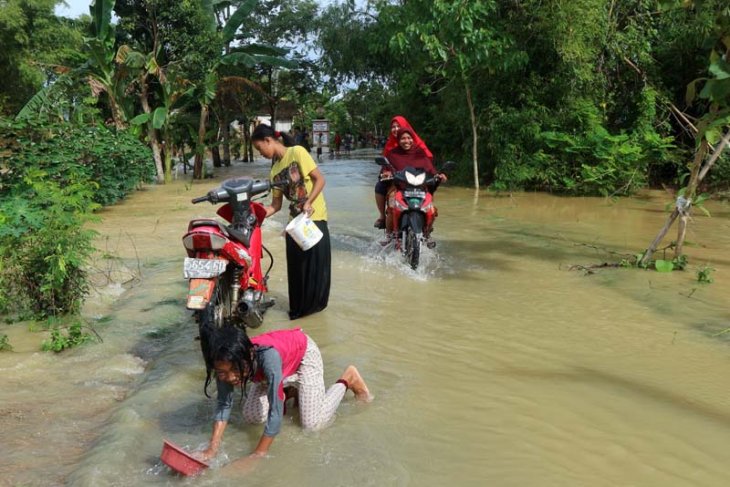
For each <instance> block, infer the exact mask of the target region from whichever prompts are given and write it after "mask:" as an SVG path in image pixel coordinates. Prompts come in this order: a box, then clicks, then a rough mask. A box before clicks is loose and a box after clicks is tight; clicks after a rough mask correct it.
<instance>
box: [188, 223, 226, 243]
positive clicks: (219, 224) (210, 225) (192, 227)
mask: <svg viewBox="0 0 730 487" xmlns="http://www.w3.org/2000/svg"><path fill="white" fill-rule="evenodd" d="M197 227H218V229H219V230H220V231H221V233H222V234H223V235H225V236H226V237H228V238H230V237H231V235H230V233H229V232H228V229H227V228H226V226H225V225H223V224H222V223H221V222H219V221H218V220H213V219H212V218H200V219H198V220H193V221H191V222H190V228H189V229H188V231H191V230H193V229H195V228H197Z"/></svg>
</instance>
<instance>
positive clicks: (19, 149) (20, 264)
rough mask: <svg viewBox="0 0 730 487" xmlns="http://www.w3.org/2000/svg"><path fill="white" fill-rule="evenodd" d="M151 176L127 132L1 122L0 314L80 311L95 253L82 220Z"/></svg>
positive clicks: (145, 154)
mask: <svg viewBox="0 0 730 487" xmlns="http://www.w3.org/2000/svg"><path fill="white" fill-rule="evenodd" d="M154 174H155V171H154V165H153V162H152V158H151V157H150V153H149V150H148V149H147V148H146V147H145V146H143V145H142V144H141V143H140V142H139V141H137V140H136V139H134V138H133V137H132V136H131V135H130V134H127V133H125V132H113V131H110V130H108V129H106V128H104V127H79V126H72V125H60V126H59V125H54V126H49V125H45V124H44V123H42V122H39V121H35V122H20V123H19V122H10V121H7V120H0V313H14V314H16V315H18V316H20V317H22V318H30V317H36V318H39V317H40V318H42V317H47V316H53V315H57V314H67V313H75V312H77V311H79V309H80V307H81V305H82V303H83V299H84V296H85V295H86V293H87V290H88V282H87V278H86V272H85V271H84V267H85V264H86V261H87V259H88V258H89V256H90V254H91V253H92V251H93V250H94V249H93V247H92V240H93V238H94V232H92V231H90V230H87V229H85V228H84V225H85V223H86V222H88V221H89V220H90V219H91V218H93V216H92V215H93V212H94V210H96V209H97V208H99V207H100V205H105V204H111V203H114V202H115V201H118V200H119V199H121V198H124V197H125V196H126V195H127V194H129V192H131V191H132V190H133V189H134V188H135V187H136V186H137V185H139V184H140V183H141V182H143V181H148V180H151V179H152V178H153V177H154Z"/></svg>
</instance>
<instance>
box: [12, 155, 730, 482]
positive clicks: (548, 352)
mask: <svg viewBox="0 0 730 487" xmlns="http://www.w3.org/2000/svg"><path fill="white" fill-rule="evenodd" d="M268 166H269V165H268V163H266V162H265V161H261V162H258V163H256V164H238V165H236V166H234V167H233V168H231V169H230V170H225V171H219V174H218V176H219V177H224V176H225V175H226V174H230V175H232V174H251V175H254V176H265V175H266V172H267V168H268ZM321 169H322V171H323V172H324V174H325V175H326V177H327V181H328V184H327V187H326V189H325V195H326V197H327V200H328V207H329V209H330V232H331V234H332V247H333V269H332V271H333V289H332V296H331V300H330V307H329V308H328V309H327V310H326V311H325V312H323V313H320V314H318V315H315V316H311V317H307V318H305V319H302V320H299V321H297V322H296V325H298V326H302V327H303V328H304V329H305V330H306V331H307V333H309V334H310V335H312V336H313V338H314V339H315V340H316V341H317V343H318V344H319V345H320V348H321V349H322V353H323V357H324V361H325V369H326V379H327V381H328V382H331V381H334V380H335V379H336V378H337V375H338V374H339V372H340V371H341V370H342V368H344V366H345V365H347V364H348V363H351V362H352V363H354V364H356V365H357V366H358V367H359V368H360V369H361V370H362V372H363V374H364V375H365V377H366V379H367V380H368V382H369V385H370V386H371V389H372V390H373V392H374V393H375V396H376V399H375V401H374V402H373V403H371V404H368V405H362V404H358V403H356V402H355V401H354V399H353V398H352V397H351V396H348V397H347V399H346V400H345V401H344V402H343V404H342V405H341V407H340V409H339V410H338V415H337V419H336V421H335V424H334V425H333V426H332V427H330V428H328V429H326V430H324V431H321V432H317V433H308V432H304V431H302V430H301V428H299V427H298V426H297V411H296V409H294V410H292V411H289V412H287V418H286V420H285V423H284V426H283V428H282V433H281V435H280V437H279V438H278V439H277V441H276V442H275V444H274V446H273V448H272V450H271V457H270V458H268V459H266V460H265V461H263V462H261V463H260V465H258V467H257V468H256V469H255V471H253V472H251V473H248V474H245V475H244V474H242V473H240V472H232V471H228V470H227V469H226V468H224V466H225V465H226V464H227V463H228V462H229V461H230V460H233V459H236V458H239V457H241V456H242V455H245V454H246V453H248V452H249V451H250V450H251V449H252V447H253V446H254V445H255V443H256V441H257V440H258V437H259V435H260V431H261V430H260V428H258V427H247V426H244V425H243V424H241V421H240V415H234V420H233V423H232V424H231V426H229V428H228V431H227V432H226V437H225V440H224V445H223V453H222V454H221V455H220V456H219V458H218V459H217V460H216V462H217V463H216V464H215V465H214V467H215V468H213V469H211V470H210V471H207V472H206V473H205V474H203V475H202V476H201V477H200V478H197V479H180V478H178V477H176V476H174V475H172V474H171V473H170V471H169V470H168V469H167V468H166V467H164V466H163V465H162V464H161V463H160V461H159V454H160V451H161V449H162V439H163V438H169V439H171V440H172V441H174V442H175V443H177V444H180V445H184V446H186V447H188V448H191V449H196V448H202V447H203V446H204V445H205V442H206V440H207V438H208V435H209V432H210V420H209V418H210V413H211V410H212V407H213V404H212V401H211V400H209V399H206V398H205V396H204V395H203V393H202V388H203V381H204V368H203V364H202V360H201V357H200V352H199V348H198V343H197V342H196V341H195V336H196V332H195V325H194V323H193V321H192V319H191V315H190V313H189V312H187V311H185V310H184V308H183V306H184V303H183V297H184V295H185V292H186V283H185V282H184V281H183V280H182V277H181V270H180V267H181V262H182V258H183V257H184V252H183V249H182V246H181V242H180V238H181V236H182V234H183V232H184V230H185V227H186V225H187V222H188V221H189V219H191V218H193V217H197V216H207V217H210V216H212V215H213V214H214V209H215V208H214V207H212V206H210V205H208V204H205V205H197V206H193V205H191V204H190V203H189V201H190V199H191V198H192V197H194V196H199V195H202V194H204V193H205V192H206V191H207V190H208V189H210V188H212V187H214V186H215V185H216V181H217V180H209V181H205V182H202V183H195V184H193V185H192V187H191V186H190V184H189V183H187V182H184V181H176V182H174V183H173V184H171V185H169V186H165V187H149V188H147V189H146V190H144V191H142V192H140V193H137V194H135V195H133V197H131V198H130V199H129V200H128V201H126V202H124V203H121V204H119V205H117V206H115V207H111V208H108V209H106V210H104V211H103V212H102V215H101V216H102V218H103V222H102V223H100V224H98V225H97V229H98V230H99V231H100V232H101V234H102V236H101V237H100V242H106V245H109V246H111V247H112V248H113V249H114V251H115V253H117V254H118V255H120V257H121V258H122V261H121V262H120V264H121V266H122V267H120V268H119V272H120V274H121V273H123V272H127V271H130V270H131V271H132V274H133V275H136V274H139V277H140V278H139V279H131V280H129V281H128V283H127V284H126V285H125V289H126V291H125V292H124V293H123V294H121V296H119V297H115V296H114V293H115V292H116V291H114V290H113V289H112V290H111V291H110V294H111V295H109V294H108V295H106V296H95V297H94V299H92V300H90V302H89V303H88V304H87V306H86V311H85V313H86V314H87V316H88V317H89V318H91V319H95V320H96V322H97V325H96V327H97V329H98V331H99V332H100V333H101V334H102V336H103V337H104V343H102V344H98V345H94V346H89V347H85V348H83V349H79V350H74V351H71V352H70V353H67V354H63V355H61V356H54V355H49V354H44V353H39V352H36V351H35V350H36V348H35V347H36V345H37V343H39V342H40V338H39V337H38V335H37V334H30V333H28V332H27V330H25V329H24V328H23V327H22V326H18V325H14V326H5V325H4V326H3V327H2V328H0V333H7V334H8V335H9V336H10V341H11V343H12V344H13V345H14V346H15V348H16V352H15V353H2V354H0V374H1V375H0V376H1V377H2V382H0V384H1V385H2V387H0V444H1V445H2V452H3V455H0V485H44V486H45V485H64V484H67V485H81V486H86V485H88V486H97V485H113V486H127V485H128V486H137V485H143V484H151V485H196V486H197V485H202V486H206V485H241V484H243V483H245V484H246V485H267V486H279V485H281V486H284V485H294V484H295V485H332V486H335V485H337V486H340V485H357V486H360V485H373V486H383V485H388V486H390V485H396V486H397V485H419V486H420V485H434V486H437V485H439V486H440V485H444V484H448V485H460V486H461V485H480V486H481V485H499V486H533V485H534V486H586V485H590V486H616V485H641V486H686V485H698V486H699V485H701V486H724V485H727V484H728V482H730V473H728V471H727V468H726V465H727V464H728V453H726V452H727V448H726V444H727V437H728V435H729V434H730V401H729V400H728V396H727V394H726V391H725V387H724V385H725V384H726V381H727V379H726V378H727V367H728V363H727V351H728V348H727V347H728V344H727V343H726V340H728V339H729V338H730V337H729V336H728V335H730V334H724V335H723V334H719V335H718V333H721V332H722V330H724V329H727V328H730V312H729V311H728V308H727V298H726V295H727V289H728V276H729V275H730V261H729V260H728V257H727V256H726V252H727V249H728V247H729V245H728V244H729V243H730V232H727V231H726V230H727V229H728V227H730V212H729V211H728V205H726V204H717V203H716V204H715V205H714V207H713V205H710V207H711V208H710V209H711V211H712V212H713V218H712V219H711V220H710V219H707V218H704V217H697V218H696V219H695V220H694V221H693V222H692V224H691V226H690V232H689V235H688V240H689V241H690V243H691V245H688V247H687V249H686V251H687V253H688V254H689V257H690V262H691V266H690V269H688V270H687V271H685V272H675V273H671V274H659V273H656V272H649V271H647V272H644V271H636V270H627V269H607V270H603V271H599V272H598V273H597V274H595V275H592V276H584V275H583V274H581V273H579V272H571V271H568V270H567V268H568V267H569V266H571V265H573V264H595V263H600V262H604V261H607V260H610V259H615V258H616V256H615V254H610V253H609V252H610V251H612V252H617V253H631V252H635V251H637V250H639V249H641V248H643V247H645V246H646V245H647V244H648V242H649V241H650V240H651V239H652V238H653V236H654V234H655V232H656V231H657V230H658V229H659V228H660V227H661V225H662V224H663V221H664V218H665V213H664V211H663V207H664V203H665V201H664V200H665V197H664V196H663V195H662V194H659V193H652V192H649V193H646V194H645V195H643V197H641V198H635V199H631V200H617V201H609V200H606V199H602V198H562V197H555V196H551V195H545V194H532V193H529V194H525V193H513V194H501V195H494V194H487V193H482V194H480V195H479V197H478V198H476V199H475V198H474V192H473V191H471V190H469V189H462V188H451V187H448V186H447V187H443V188H442V189H441V190H439V193H438V194H437V196H436V203H437V205H438V206H439V213H440V216H439V219H438V221H437V223H436V230H435V233H434V235H435V238H436V240H437V242H438V245H437V247H436V248H435V249H433V250H429V249H424V251H425V255H424V261H423V263H422V265H421V266H419V269H418V270H416V271H413V270H411V269H410V268H409V267H408V266H407V265H406V264H405V263H404V262H403V259H402V257H401V256H400V255H398V254H397V252H393V251H392V249H391V248H389V247H388V246H383V245H381V244H380V243H379V240H380V239H382V234H381V233H380V232H378V231H376V230H374V229H373V228H372V222H373V220H374V219H375V208H374V202H373V197H372V183H373V180H374V178H375V175H376V173H377V169H378V168H377V166H376V165H375V164H373V163H371V162H369V161H358V160H337V161H329V160H326V161H325V162H324V163H323V164H322V165H321ZM285 218H286V217H285V215H277V216H275V217H274V218H273V219H271V220H270V221H267V222H266V224H265V225H264V239H265V244H266V245H267V247H268V248H269V249H270V250H271V252H272V253H273V255H274V258H275V265H274V269H273V271H272V276H271V279H270V288H271V290H272V295H273V296H274V297H275V298H277V303H278V304H277V305H276V306H275V307H274V308H273V309H272V310H271V311H270V312H269V314H268V315H267V319H266V324H265V325H264V328H263V329H265V330H270V329H276V328H285V327H289V326H291V325H292V324H293V323H291V322H289V321H288V319H287V316H286V311H287V308H286V303H287V296H286V265H285V259H284V245H283V239H282V237H281V233H282V231H283V227H284V223H285ZM700 265H708V266H710V267H713V268H715V269H716V271H715V272H714V274H713V277H714V278H715V282H714V283H713V284H711V285H709V286H707V285H705V286H703V285H700V284H698V283H697V281H696V276H695V271H696V269H697V267H698V266H700ZM117 291H118V288H117Z"/></svg>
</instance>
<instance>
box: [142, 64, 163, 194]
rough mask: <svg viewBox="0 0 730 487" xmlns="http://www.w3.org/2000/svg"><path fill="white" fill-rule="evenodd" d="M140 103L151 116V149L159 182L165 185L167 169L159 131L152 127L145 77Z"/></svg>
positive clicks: (144, 77)
mask: <svg viewBox="0 0 730 487" xmlns="http://www.w3.org/2000/svg"><path fill="white" fill-rule="evenodd" d="M139 85H140V93H139V101H140V103H141V104H142V110H144V112H145V113H146V114H147V115H149V116H150V120H149V121H148V122H147V138H148V139H149V144H150V148H151V149H152V157H153V158H154V160H155V170H156V172H157V182H158V183H160V184H164V183H165V169H164V165H163V163H162V150H161V148H160V141H159V138H158V133H157V130H155V128H154V127H153V126H152V107H150V102H149V100H148V99H147V77H146V76H143V77H142V79H141V81H140V83H139Z"/></svg>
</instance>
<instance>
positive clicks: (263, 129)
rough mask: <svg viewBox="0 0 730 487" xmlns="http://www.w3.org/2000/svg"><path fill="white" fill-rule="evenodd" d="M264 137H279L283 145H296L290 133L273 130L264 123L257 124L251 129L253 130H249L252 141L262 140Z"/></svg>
mask: <svg viewBox="0 0 730 487" xmlns="http://www.w3.org/2000/svg"><path fill="white" fill-rule="evenodd" d="M266 137H271V138H272V139H274V140H278V139H281V140H282V143H283V144H284V147H294V146H295V145H296V143H295V142H294V138H293V137H292V136H291V135H289V134H287V133H286V132H279V131H278V130H274V129H272V128H271V126H270V125H266V124H265V123H260V124H258V125H257V126H256V128H255V129H253V132H251V140H252V141H256V140H264V139H265V138H266Z"/></svg>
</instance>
